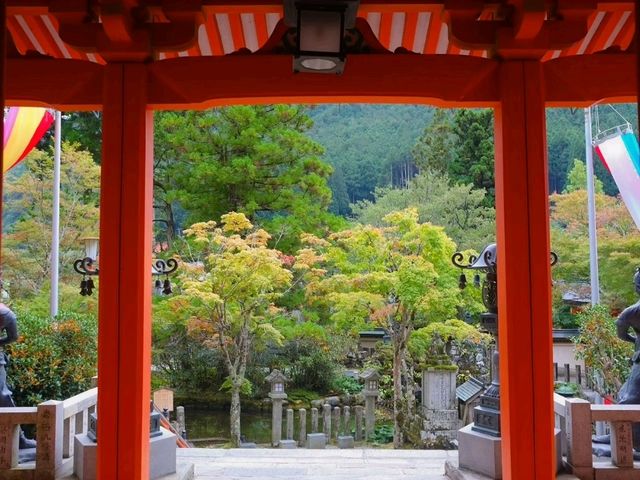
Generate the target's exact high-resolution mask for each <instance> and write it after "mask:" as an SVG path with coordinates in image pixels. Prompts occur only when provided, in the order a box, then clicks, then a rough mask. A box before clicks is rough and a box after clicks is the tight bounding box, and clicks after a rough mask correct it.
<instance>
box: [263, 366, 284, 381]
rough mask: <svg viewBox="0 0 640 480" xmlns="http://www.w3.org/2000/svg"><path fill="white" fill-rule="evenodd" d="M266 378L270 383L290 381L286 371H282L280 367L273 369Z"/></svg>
mask: <svg viewBox="0 0 640 480" xmlns="http://www.w3.org/2000/svg"><path fill="white" fill-rule="evenodd" d="M265 380H266V381H267V382H269V383H278V382H280V383H287V382H288V381H289V379H288V378H287V377H285V375H284V373H282V372H281V371H280V370H278V369H276V370H272V371H271V373H270V374H269V375H267V377H266V378H265Z"/></svg>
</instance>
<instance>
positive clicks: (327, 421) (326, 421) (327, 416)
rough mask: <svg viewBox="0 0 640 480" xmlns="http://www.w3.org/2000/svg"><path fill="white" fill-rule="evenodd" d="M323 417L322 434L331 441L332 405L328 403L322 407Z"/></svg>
mask: <svg viewBox="0 0 640 480" xmlns="http://www.w3.org/2000/svg"><path fill="white" fill-rule="evenodd" d="M322 417H323V418H322V433H324V435H325V437H327V441H329V440H331V405H329V404H328V403H325V404H324V405H323V406H322Z"/></svg>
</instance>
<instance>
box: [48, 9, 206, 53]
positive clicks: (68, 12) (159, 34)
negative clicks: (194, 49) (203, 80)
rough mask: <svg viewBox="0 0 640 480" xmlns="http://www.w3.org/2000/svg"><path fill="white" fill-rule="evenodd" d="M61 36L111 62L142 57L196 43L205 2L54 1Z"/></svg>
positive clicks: (180, 48) (75, 45)
mask: <svg viewBox="0 0 640 480" xmlns="http://www.w3.org/2000/svg"><path fill="white" fill-rule="evenodd" d="M49 11H50V13H51V14H53V15H54V16H55V17H56V19H57V20H58V23H59V34H60V38H61V39H62V40H63V41H64V42H66V43H68V44H69V45H71V46H73V47H74V48H76V49H78V50H79V51H82V52H86V53H98V54H100V55H101V56H102V57H103V58H104V59H105V60H107V61H144V60H149V59H151V58H152V57H153V55H154V53H155V52H158V51H164V52H166V51H181V50H186V49H187V48H189V47H191V46H192V45H193V44H194V42H196V41H197V31H198V27H199V26H200V24H201V23H203V22H204V15H203V13H202V2H201V0H182V1H179V2H178V1H172V0H152V1H142V0H119V1H118V0H102V1H97V0H93V1H87V0H53V1H52V2H51V5H50V8H49Z"/></svg>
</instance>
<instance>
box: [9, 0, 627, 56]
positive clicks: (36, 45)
mask: <svg viewBox="0 0 640 480" xmlns="http://www.w3.org/2000/svg"><path fill="white" fill-rule="evenodd" d="M203 11H204V18H205V21H204V23H203V24H201V25H200V26H199V28H198V42H197V43H196V44H195V45H194V46H193V47H191V48H189V49H188V50H185V51H181V52H169V51H167V52H159V53H158V54H157V58H156V60H163V59H166V58H175V57H192V56H209V55H225V54H229V53H232V52H235V51H237V50H239V49H242V48H247V49H249V50H250V51H254V52H255V51H256V50H258V49H260V47H262V46H263V45H264V44H265V43H266V41H267V39H268V38H269V36H270V35H271V34H272V33H273V31H274V29H275V27H276V25H277V24H278V22H279V21H280V19H281V18H282V16H283V10H282V7H280V6H273V7H267V6H264V5H262V6H260V7H259V8H255V9H252V8H251V6H234V7H226V8H225V7H217V6H216V7H214V6H209V7H203ZM442 13H443V7H442V5H420V4H411V5H407V4H403V5H398V6H397V8H395V7H394V6H393V4H376V3H371V4H362V5H361V6H360V9H359V12H358V16H360V17H362V18H365V19H366V20H367V22H368V23H369V25H370V27H371V30H372V31H373V33H374V34H375V35H376V36H377V37H378V40H379V41H380V43H381V44H382V45H383V46H384V47H386V48H387V49H389V50H390V51H395V50H396V48H398V47H403V48H405V49H406V50H409V51H412V52H414V53H419V54H453V55H473V56H480V57H486V56H487V55H488V52H487V51H486V50H465V49H463V48H460V47H459V46H457V45H456V44H455V43H454V42H452V41H451V40H450V37H449V32H448V27H447V24H446V23H445V22H444V21H443V19H442ZM484 15H485V14H483V16H484ZM488 15H489V18H482V17H481V18H480V20H487V19H490V15H491V14H488ZM7 23H8V29H9V32H10V34H11V38H12V40H13V43H14V45H15V47H16V49H17V50H18V52H19V53H21V54H23V55H24V54H26V53H28V52H29V51H35V52H39V53H40V54H43V55H48V56H52V57H55V58H73V59H83V60H89V61H92V62H98V63H104V60H103V59H102V58H101V57H100V56H99V55H96V54H92V53H83V52H79V51H77V50H75V49H74V48H73V47H71V46H70V45H68V44H66V43H65V42H63V41H62V39H61V38H60V36H59V35H58V23H57V20H56V18H55V17H54V16H53V15H51V14H48V13H41V14H26V13H22V14H18V13H14V14H12V10H11V9H9V11H8V22H7ZM634 29H635V26H634V20H633V6H632V5H631V4H630V3H624V2H619V3H615V2H611V3H609V2H601V3H600V4H599V7H598V9H597V10H595V11H594V12H593V13H592V14H591V16H590V18H589V30H588V34H587V36H586V37H585V38H584V39H583V40H581V41H578V42H576V43H574V44H573V45H571V46H569V47H567V48H565V49H563V50H554V51H549V52H548V53H547V54H546V55H545V57H544V58H543V60H549V59H552V58H557V57H561V56H568V55H582V54H588V53H595V52H598V51H601V50H606V49H608V48H610V47H619V48H620V49H621V50H626V49H627V48H628V47H629V45H630V43H631V41H632V40H633V35H634Z"/></svg>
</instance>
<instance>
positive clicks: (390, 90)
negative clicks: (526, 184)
mask: <svg viewBox="0 0 640 480" xmlns="http://www.w3.org/2000/svg"><path fill="white" fill-rule="evenodd" d="M498 65H499V62H498V61H496V60H488V59H482V58H475V57H463V56H453V55H451V56H449V55H431V56H428V55H427V56H424V55H390V54H387V55H366V56H364V55H363V56H359V57H357V56H352V57H349V58H348V59H347V66H346V69H345V74H344V75H343V76H335V77H334V76H328V75H312V74H298V75H295V74H293V73H292V72H291V58H290V57H288V56H286V55H284V56H280V55H230V56H224V57H206V58H177V59H175V60H163V61H160V62H155V63H153V64H150V65H149V67H148V68H149V71H150V80H149V81H150V85H149V101H150V103H151V104H152V106H153V107H154V108H162V109H180V108H204V107H206V106H208V105H209V106H213V105H225V104H230V103H273V102H276V101H281V102H285V103H293V102H302V101H305V102H310V103H318V102H319V103H323V102H324V103H328V102H347V103H348V102H352V103H355V102H386V103H431V104H438V105H442V106H492V105H495V103H496V102H497V101H498V88H497V70H498ZM542 65H543V67H542V68H543V72H544V83H545V90H546V103H547V106H553V107H557V106H585V105H590V104H592V103H594V102H598V101H602V100H605V99H606V100H607V101H609V102H627V103H628V102H635V101H636V92H637V78H636V75H635V74H634V72H635V71H636V55H635V54H631V53H624V54H597V55H583V56H573V57H561V58H558V59H555V60H550V61H547V62H544V63H543V64H542ZM104 68H105V67H104V66H101V65H97V64H94V63H90V62H85V61H80V60H52V59H44V58H41V59H32V58H10V59H8V60H7V71H8V72H9V75H8V76H7V90H6V91H7V96H6V98H7V103H8V104H10V105H53V106H55V107H56V108H59V109H62V110H100V109H101V108H102V96H101V88H102V87H101V85H102V71H103V69H104ZM43 72H46V73H47V88H42V74H43ZM256 72H260V74H256ZM380 72H385V74H384V75H380ZM602 72H606V75H603V74H602ZM203 78H207V79H210V81H207V82H203V81H202V79H203Z"/></svg>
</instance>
